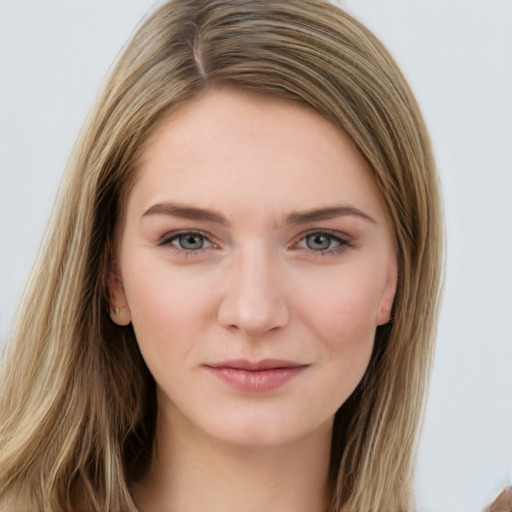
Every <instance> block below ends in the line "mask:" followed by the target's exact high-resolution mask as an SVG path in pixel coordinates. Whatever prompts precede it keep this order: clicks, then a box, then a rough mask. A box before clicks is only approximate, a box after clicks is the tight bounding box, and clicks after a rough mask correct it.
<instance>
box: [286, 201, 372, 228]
mask: <svg viewBox="0 0 512 512" xmlns="http://www.w3.org/2000/svg"><path fill="white" fill-rule="evenodd" d="M346 216H355V217H360V218H361V219H364V220H366V221H368V222H371V223H372V224H377V221H376V220H375V219H373V218H372V217H370V216H369V215H367V214H366V213H364V212H362V211H361V210H359V209H357V208H354V207H353V206H331V207H327V208H318V209H313V210H308V211H305V212H294V213H290V215H288V216H287V217H286V220H285V223H286V224H292V225H296V224H308V223H310V222H318V221H321V220H330V219H335V218H337V217H346Z"/></svg>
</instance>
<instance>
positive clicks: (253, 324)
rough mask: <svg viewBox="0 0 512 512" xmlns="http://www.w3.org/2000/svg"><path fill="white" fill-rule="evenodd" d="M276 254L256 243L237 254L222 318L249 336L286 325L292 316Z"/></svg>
mask: <svg viewBox="0 0 512 512" xmlns="http://www.w3.org/2000/svg"><path fill="white" fill-rule="evenodd" d="M280 274H281V278H282V277H283V276H282V272H280V269H279V262H278V259H277V256H275V255H273V254H272V253H271V252H270V251H268V250H266V249H265V247H262V246H261V245H256V244H253V245H252V246H250V247H247V248H246V249H245V250H243V251H240V252H239V254H237V255H236V257H234V260H233V262H232V265H231V268H230V269H229V276H228V278H227V283H226V284H227V286H226V289H225V294H224V297H223V300H222V303H221V305H220V307H219V321H220V322H221V323H222V324H223V325H224V326H226V327H231V328H237V329H238V330H239V331H241V332H243V333H244V334H245V335H247V336H249V337H257V336H261V335H262V334H264V333H266V332H268V331H270V330H273V329H276V328H278V327H284V326H285V325H286V323H287V322H288V320H289V311H288V303H287V297H286V293H285V290H284V288H283V282H282V279H280Z"/></svg>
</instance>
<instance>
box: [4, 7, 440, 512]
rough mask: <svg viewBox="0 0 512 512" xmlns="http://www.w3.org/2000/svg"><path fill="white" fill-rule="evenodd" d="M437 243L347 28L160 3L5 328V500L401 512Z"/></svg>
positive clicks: (364, 50)
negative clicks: (10, 326)
mask: <svg viewBox="0 0 512 512" xmlns="http://www.w3.org/2000/svg"><path fill="white" fill-rule="evenodd" d="M441 253H442V222H441V214H440V201H439V192H438V183H437V177H436V173H435V168H434V163H433V158H432V154H431V149H430V145H429V141H428V136H427V133H426V130H425V127H424V124H423V121H422V118H421V115H420V113H419V111H418V108H417V105H416V103H415V101H414V98H413V96H412V94H411V92H410V90H409V88H408V86H407V84H406V83H405V81H404V79H403V77H402V75H401V74H400V72H399V70H398V69H397V67H396V65H395V64H394V62H393V60H392V59H391V58H390V56H389V55H388V54H387V52H386V51H385V50H384V49H383V48H382V46H381V44H380V43H379V42H378V41H377V40H376V39H375V38H374V36H372V35H371V34H370V33H369V32H368V31H367V30H366V29H365V28H364V27H362V26H361V25H360V24H358V23H357V22H356V21H355V20H353V19H352V18H350V17H349V16H348V15H347V14H345V13H344V12H342V11H341V10H339V9H338V8H336V7H334V6H332V5H330V4H328V3H326V2H323V1H318V0H301V1H297V2H284V1H283V2H278V1H267V0H258V1H250V2H248V1H242V0H240V1H238V0H237V1H232V0H229V1H228V0H217V1H205V0H202V1H197V0H175V1H172V2H170V3H168V4H166V5H164V6H163V7H162V8H161V9H160V10H158V11H157V12H156V13H155V14H154V15H153V16H152V17H151V18H150V19H148V20H147V21H146V23H145V24H144V25H143V26H142V27H141V28H140V30H139V31H138V32H137V34H136V35H135V37H134V38H133V40H132V41H131V42H130V44H129V45H128V47H127V48H126V50H125V52H124V54H123V55H122V57H121V58H120V60H119V62H118V63H117V66H116V67H115V69H114V71H113V73H112V75H111V77H110V79H109V80H108V82H107V84H106V86H105V89H104V91H103V92H102V94H101V96H100V98H99V101H98V103H97V105H96V107H95V108H94V110H93V112H92V114H91V115H90V117H89V119H88V121H87V123H86V126H85V127H84V129H83V131H82V134H81V136H80V138H79V141H78V142H77V145H76V148H75V151H74V153H73V155H72V158H71V161H70V164H69V168H68V170H67V174H66V177H65V179H64V182H63V184H62V189H61V191H60V193H59V198H58V201H57V204H56V207H55V211H54V214H53V217H52V221H51V223H50V226H49V228H48V231H47V235H46V237H45V241H44V244H43V247H42V250H41V255H40V258H39V261H38V263H37V265H36V268H35V270H34V273H33V275H32V278H31V282H30V285H29V287H28V289H27V292H26V296H25V299H24V303H23V304H24V305H23V307H22V309H21V311H20V312H19V315H18V320H17V324H16V326H15V329H14V331H13V335H12V342H11V343H10V347H9V352H8V354H7V356H6V358H5V361H4V365H3V374H2V397H1V402H0V410H1V414H0V416H1V418H2V419H1V426H0V432H1V437H0V443H1V446H2V449H1V452H0V503H1V505H2V509H5V510H12V511H19V510H45V511H54V510H86V511H90V510H101V511H103V510H105V511H106V510H109V511H118V510H119V511H135V510H141V511H151V510H180V511H185V510H209V511H213V510H231V509H232V510H238V511H243V510H262V509H271V510H272V509H273V510H283V511H284V510H295V511H300V510H308V511H309V510H310V511H313V510H319V511H321V510H332V511H363V510H364V511H377V510H378V511H383V510H385V511H387V510H389V511H400V510H410V509H411V508H412V507H413V496H412V475H413V469H414V457H415V446H416V442H417V437H418V429H419V426H420V422H421V415H422V410H423V404H424V398H425V392H426V385H427V380H428V375H429V371H430V364H431V359H432V351H433V339H434V330H435V323H436V319H437V310H438V302H439V283H440V274H441ZM34 305H37V306H34Z"/></svg>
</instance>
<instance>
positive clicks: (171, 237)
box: [158, 229, 355, 258]
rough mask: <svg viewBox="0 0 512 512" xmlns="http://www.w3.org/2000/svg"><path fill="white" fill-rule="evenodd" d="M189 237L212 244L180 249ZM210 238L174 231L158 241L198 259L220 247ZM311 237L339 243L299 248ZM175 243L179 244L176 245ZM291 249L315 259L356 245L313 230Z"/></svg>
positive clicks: (330, 234)
mask: <svg viewBox="0 0 512 512" xmlns="http://www.w3.org/2000/svg"><path fill="white" fill-rule="evenodd" d="M183 235H188V236H193V237H201V238H202V240H203V242H206V243H208V244H210V245H209V246H208V247H200V248H198V249H185V248H183V247H179V246H178V244H179V242H178V240H179V238H180V237H181V236H183ZM210 236H211V235H209V234H208V233H205V232H202V231H197V230H193V231H174V232H171V233H166V234H165V235H163V236H161V237H160V238H159V240H158V246H159V247H164V246H165V247H169V248H170V249H172V250H173V251H176V252H179V253H180V254H182V255H184V256H185V257H196V256H200V255H201V254H202V253H204V251H207V250H210V249H212V248H213V249H216V248H218V245H217V244H215V243H214V242H212V241H211V240H210ZM311 236H321V237H322V236H323V237H327V238H328V239H329V242H330V245H332V243H333V242H335V243H337V244H338V245H336V246H335V247H332V248H331V247H329V248H327V249H323V250H315V249H311V248H310V247H298V246H299V244H301V243H304V244H306V243H307V239H308V238H309V237H311ZM174 242H177V243H176V244H175V243H174ZM290 247H292V248H299V249H300V250H304V251H307V252H308V253H310V254H311V255H314V256H315V257H320V258H322V257H326V256H330V255H339V254H342V253H344V252H345V251H347V250H348V249H350V248H354V247H355V246H354V244H353V243H352V242H351V241H350V240H349V239H348V238H347V237H346V236H343V235H342V234H341V233H339V232H337V231H330V230H325V229H324V230H312V231H308V232H307V233H302V234H301V235H300V237H299V238H298V239H297V241H296V242H294V243H293V244H292V245H291V246H290Z"/></svg>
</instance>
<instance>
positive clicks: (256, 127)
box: [110, 89, 397, 446]
mask: <svg viewBox="0 0 512 512" xmlns="http://www.w3.org/2000/svg"><path fill="white" fill-rule="evenodd" d="M138 172H139V174H138V178H137V181H136V183H135V185H134V187H133V190H132V192H131V194H130V196H129V199H128V203H127V208H126V216H125V219H124V225H123V226H122V227H121V230H120V231H121V238H120V243H119V252H118V262H117V279H111V285H110V287H111V294H112V297H113V304H112V306H115V307H118V308H121V312H120V313H118V314H117V315H114V317H113V318H114V321H116V322H117V323H119V324H127V323H129V322H130V321H131V322H132V324H133V328H134V330H135V334H136V337H137V341H138V343H139V346H140V350H141V352H142V355H143V357H144V359H145V361H146V364H147V366H148V368H149V370H150V371H151V373H152V375H153V376H154V378H155V381H156V383H157V389H158V394H157V396H158V407H159V414H160V416H161V417H163V418H167V421H168V422H170V423H171V424H172V425H174V428H178V426H181V428H182V429H183V430H184V431H187V429H189V431H194V432H196V433H197V432H199V433H200V434H202V435H206V436H209V437H213V438H215V439H217V440H222V441H227V442H230V443H235V444H238V445H245V446H247V445H253V446H274V445H279V444H281V445H282V444H286V443H290V442H292V441H294V440H298V439H300V438H302V437H305V436H308V435H310V434H312V433H313V432H315V431H319V430H324V431H325V430H326V429H330V428H331V425H332V420H333V416H334V413H335V412H336V410H337V409H338V408H339V407H340V405H341V404H343V402H344V401H345V400H346V399H347V398H348V396H349V395H350V394H351V393H352V391H353V390H354V388H355V387H356V385H357V384H358V383H359V381H360V380H361V378H362V376H363V374H364V372H365V370H366V367H367V365H368V362H369V359H370V354H371V352H372V347H373V342H374V336H375V329H376V327H377V326H378V325H380V324H383V323H386V322H387V321H388V320H389V315H390V310H391V306H392V302H393V297H394V293H395V287H396V274H397V270H396V258H395V249H394V241H393V235H392V231H391V229H390V225H389V222H388V219H387V216H386V212H385V208H384V206H383V204H382V201H381V198H380V196H379V193H378V191H377V189H376V187H375V185H374V184H373V182H372V180H371V178H370V176H369V171H368V169H367V167H366V164H365V162H364V160H363V159H362V157H361V156H360V155H359V153H358V152H357V151H356V150H355V149H354V147H353V146H352V145H351V143H350V142H349V141H348V139H347V138H346V137H345V136H344V135H342V134H341V133H340V131H338V130H337V129H336V128H334V127H333V126H332V125H331V124H329V123H328V122H327V121H325V120H324V119H323V118H322V117H321V116H320V115H318V114H317V113H315V112H313V111H311V110H309V109H307V108H305V107H303V106H300V105H297V104H294V103H291V102H286V101H283V100H277V99H269V98H262V97H258V96H253V95H251V94H249V93H242V92H236V91H233V90H226V89H220V90H210V91H208V92H206V93H204V94H203V95H202V96H200V97H199V98H197V99H195V100H194V101H193V102H191V103H190V104H188V105H186V106H185V108H183V110H181V111H180V112H179V113H178V114H176V115H174V116H173V117H172V118H171V119H169V120H168V121H166V123H165V124H164V125H163V126H162V127H161V128H160V129H159V130H158V131H157V133H156V134H155V135H154V136H153V137H152V139H151V140H150V141H149V145H148V146H147V149H146V150H145V153H144V154H143V157H142V159H141V161H140V165H139V169H138ZM125 305H126V306H127V307H124V306H125ZM123 307H124V308H123Z"/></svg>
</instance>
